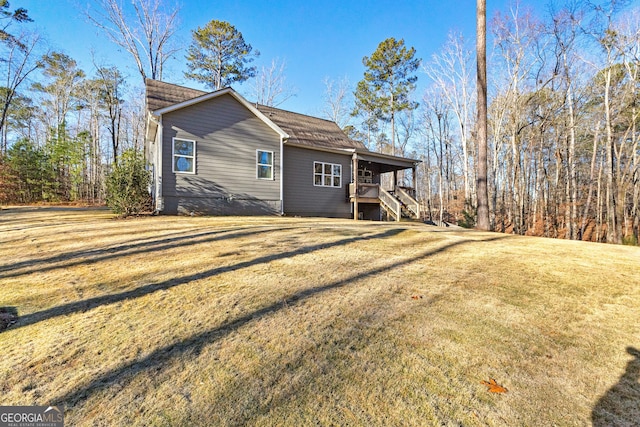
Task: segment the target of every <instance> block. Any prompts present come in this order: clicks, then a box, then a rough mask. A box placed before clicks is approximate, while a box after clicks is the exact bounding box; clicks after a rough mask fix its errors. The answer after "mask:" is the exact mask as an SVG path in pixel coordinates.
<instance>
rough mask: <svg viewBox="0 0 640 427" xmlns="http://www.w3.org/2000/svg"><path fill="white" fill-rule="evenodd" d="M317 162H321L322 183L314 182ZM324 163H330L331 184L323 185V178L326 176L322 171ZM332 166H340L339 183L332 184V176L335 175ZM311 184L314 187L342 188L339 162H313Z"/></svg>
mask: <svg viewBox="0 0 640 427" xmlns="http://www.w3.org/2000/svg"><path fill="white" fill-rule="evenodd" d="M317 164H321V165H322V174H321V176H322V179H321V182H322V184H316V165H317ZM325 165H331V185H324V178H325V177H326V176H327V175H326V174H325V173H324V167H325ZM334 166H340V185H337V186H336V185H333V178H334V177H335V175H334V174H333V167H334ZM313 186H314V187H325V188H342V165H341V164H340V163H329V162H316V161H314V162H313Z"/></svg>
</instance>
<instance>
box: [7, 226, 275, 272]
mask: <svg viewBox="0 0 640 427" xmlns="http://www.w3.org/2000/svg"><path fill="white" fill-rule="evenodd" d="M282 229H283V228H282V227H281V228H277V230H282ZM236 230H237V228H231V229H226V230H216V231H207V232H202V233H196V234H186V235H183V236H179V237H175V236H172V237H166V238H162V239H156V240H151V241H143V242H137V243H129V244H125V245H118V246H114V247H108V248H101V249H90V250H82V251H75V252H68V253H64V254H59V255H55V256H52V257H49V258H43V259H37V260H28V261H21V262H16V263H13V264H8V265H4V266H0V279H7V278H11V277H20V276H23V275H26V274H32V273H34V272H37V273H42V272H45V271H51V270H57V269H60V268H69V267H74V266H77V265H80V264H87V265H88V264H93V263H96V262H99V261H104V260H108V259H113V258H117V257H121V256H129V255H139V254H144V253H149V252H154V251H161V250H167V249H174V248H179V247H184V246H189V245H193V244H195V243H209V242H215V241H217V240H225V239H234V238H237V237H245V236H251V235H254V234H260V233H266V232H269V231H274V230H275V229H274V228H265V227H261V226H255V227H248V228H243V229H242V231H236ZM232 231H236V232H233V233H231V232H232ZM225 233H228V234H225ZM145 240H148V239H145ZM74 259H75V261H73V260H74ZM56 263H58V264H56ZM46 264H56V265H46ZM34 266H41V267H38V268H37V270H36V271H34V270H32V269H29V270H26V271H16V270H20V269H26V268H28V267H34Z"/></svg>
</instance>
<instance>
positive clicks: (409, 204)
mask: <svg viewBox="0 0 640 427" xmlns="http://www.w3.org/2000/svg"><path fill="white" fill-rule="evenodd" d="M379 198H380V206H381V207H382V208H383V209H384V210H385V211H386V212H387V215H388V216H389V217H392V218H393V219H394V220H396V221H401V220H402V219H403V218H409V219H420V204H419V203H418V201H417V200H416V199H414V198H413V197H412V196H411V195H410V194H409V193H408V192H407V191H406V190H404V189H403V188H401V187H396V189H395V190H394V191H393V192H389V191H386V190H384V189H383V188H380V194H379Z"/></svg>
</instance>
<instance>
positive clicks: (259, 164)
mask: <svg viewBox="0 0 640 427" xmlns="http://www.w3.org/2000/svg"><path fill="white" fill-rule="evenodd" d="M260 152H262V153H271V164H270V165H269V164H266V163H260V154H259V153H260ZM275 162H276V157H275V156H274V154H273V151H270V150H260V149H257V150H256V179H262V180H267V181H275V179H276V174H275V173H274V169H275V168H274V163H275ZM260 166H271V178H260V176H259V174H258V171H259V170H260Z"/></svg>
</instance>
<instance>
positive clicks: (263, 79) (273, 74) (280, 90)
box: [251, 58, 296, 107]
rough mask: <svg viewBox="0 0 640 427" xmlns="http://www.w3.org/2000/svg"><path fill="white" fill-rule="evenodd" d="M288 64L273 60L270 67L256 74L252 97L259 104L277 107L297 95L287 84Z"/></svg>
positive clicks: (263, 67) (261, 69) (283, 61)
mask: <svg viewBox="0 0 640 427" xmlns="http://www.w3.org/2000/svg"><path fill="white" fill-rule="evenodd" d="M286 69H287V63H286V61H285V60H280V59H279V58H276V59H273V60H272V61H271V65H270V66H269V67H265V66H262V67H261V68H260V69H259V70H258V72H257V73H256V77H255V79H254V81H253V85H252V87H251V95H252V97H253V98H254V99H255V101H256V102H257V103H259V104H262V105H266V106H269V107H277V106H278V105H281V104H283V103H284V102H285V101H286V100H288V99H290V98H292V97H294V96H295V95H296V89H295V88H294V87H293V86H290V85H289V84H288V83H287V77H286V75H285V70H286Z"/></svg>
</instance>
